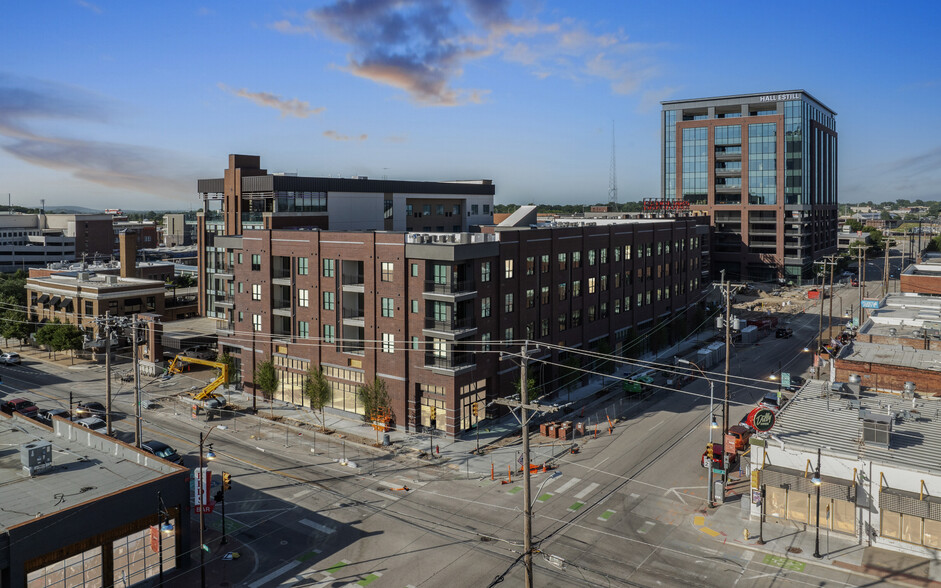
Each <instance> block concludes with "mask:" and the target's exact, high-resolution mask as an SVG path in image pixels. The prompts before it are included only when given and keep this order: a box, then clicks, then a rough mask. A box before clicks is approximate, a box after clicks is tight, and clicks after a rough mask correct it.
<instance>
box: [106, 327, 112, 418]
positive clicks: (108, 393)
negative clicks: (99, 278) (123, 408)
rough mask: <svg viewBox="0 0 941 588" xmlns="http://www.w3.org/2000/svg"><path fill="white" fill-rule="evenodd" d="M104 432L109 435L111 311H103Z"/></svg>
mask: <svg viewBox="0 0 941 588" xmlns="http://www.w3.org/2000/svg"><path fill="white" fill-rule="evenodd" d="M105 425H106V428H105V432H106V434H107V435H109V436H110V435H111V313H110V312H105Z"/></svg>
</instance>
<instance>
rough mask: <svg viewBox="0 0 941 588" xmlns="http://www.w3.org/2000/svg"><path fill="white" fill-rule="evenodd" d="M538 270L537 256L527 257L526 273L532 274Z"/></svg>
mask: <svg viewBox="0 0 941 588" xmlns="http://www.w3.org/2000/svg"><path fill="white" fill-rule="evenodd" d="M535 272H536V258H535V257H527V258H526V275H527V276H531V275H533V274H534V273H535Z"/></svg>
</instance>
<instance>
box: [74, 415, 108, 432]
mask: <svg viewBox="0 0 941 588" xmlns="http://www.w3.org/2000/svg"><path fill="white" fill-rule="evenodd" d="M75 422H76V424H78V425H80V426H82V427H85V428H86V429H91V430H92V431H94V432H96V433H101V434H102V435H105V434H107V433H106V431H107V430H108V424H107V423H106V422H104V421H103V420H101V419H100V418H98V417H88V418H86V419H79V420H77V421H75Z"/></svg>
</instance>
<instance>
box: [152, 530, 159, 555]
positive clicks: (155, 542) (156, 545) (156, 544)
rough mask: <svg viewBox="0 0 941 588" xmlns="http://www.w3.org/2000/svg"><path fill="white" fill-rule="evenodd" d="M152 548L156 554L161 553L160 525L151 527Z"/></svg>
mask: <svg viewBox="0 0 941 588" xmlns="http://www.w3.org/2000/svg"><path fill="white" fill-rule="evenodd" d="M150 548H151V549H152V550H153V552H154V553H160V525H151V526H150Z"/></svg>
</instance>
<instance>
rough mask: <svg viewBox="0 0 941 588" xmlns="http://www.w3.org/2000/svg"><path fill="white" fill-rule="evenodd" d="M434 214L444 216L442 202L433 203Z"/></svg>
mask: <svg viewBox="0 0 941 588" xmlns="http://www.w3.org/2000/svg"><path fill="white" fill-rule="evenodd" d="M435 214H436V215H438V216H444V204H435Z"/></svg>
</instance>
